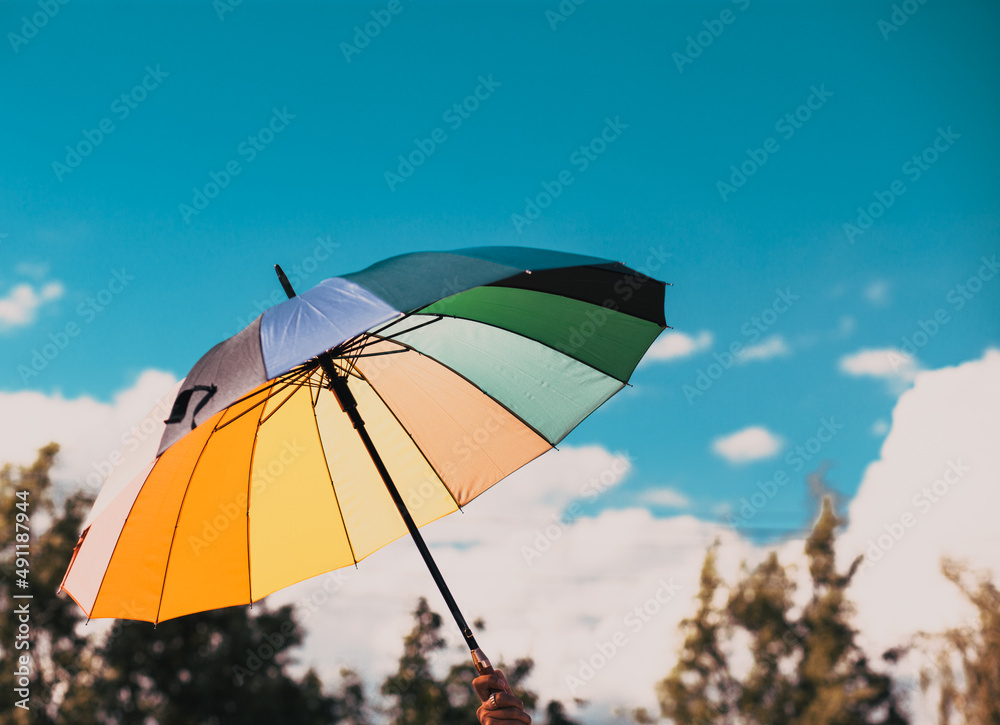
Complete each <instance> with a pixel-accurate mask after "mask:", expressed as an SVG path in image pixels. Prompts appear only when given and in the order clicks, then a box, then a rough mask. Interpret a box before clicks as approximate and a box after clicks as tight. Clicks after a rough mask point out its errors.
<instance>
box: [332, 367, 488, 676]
mask: <svg viewBox="0 0 1000 725" xmlns="http://www.w3.org/2000/svg"><path fill="white" fill-rule="evenodd" d="M320 363H321V364H322V365H323V370H324V372H326V374H327V377H329V378H330V390H332V391H333V394H334V395H336V396H337V401H338V402H339V403H340V408H341V410H343V411H344V413H346V414H347V417H348V418H350V420H351V423H352V424H353V425H354V429H355V430H356V431H357V432H358V436H359V437H360V438H361V442H362V443H364V446H365V449H366V450H367V451H368V455H369V456H371V459H372V463H374V464H375V468H376V469H377V470H378V472H379V475H380V476H381V477H382V481H383V483H385V487H386V489H387V490H388V491H389V496H391V497H392V502H393V503H394V504H396V508H397V509H399V515H400V516H402V517H403V522H404V523H405V524H406V528H407V530H409V532H410V536H411V537H412V538H413V543H415V544H416V545H417V550H418V551H420V555H421V556H422V557H423V558H424V563H425V564H426V565H427V568H428V569H429V570H430V573H431V576H432V577H433V578H434V583H435V584H437V587H438V589H439V590H440V591H441V596H442V597H444V601H445V604H447V605H448V609H450V610H451V616H453V617H454V618H455V623H456V624H458V628H459V629H460V630H461V632H462V636H463V637H465V642H466V644H468V645H469V651H470V652H471V653H472V661H473V662H474V663H475V665H476V670H477V671H478V672H479V674H481V675H487V674H491V673H492V672H493V667H492V665H491V664H490V661H489V659H488V658H487V657H486V655H485V654H484V653H483V651H482V650H481V649H480V648H479V645H478V644H477V643H476V637H475V635H473V633H472V629H471V628H470V627H469V625H468V624H467V623H466V621H465V617H463V616H462V612H461V611H460V610H459V608H458V604H457V603H456V602H455V598H454V597H452V596H451V591H450V590H449V589H448V584H447V583H446V582H445V580H444V577H443V576H441V571H440V570H439V569H438V567H437V564H436V563H435V562H434V557H432V556H431V552H430V550H429V549H428V548H427V544H426V543H424V537H423V536H421V535H420V531H419V529H417V525H416V523H414V521H413V517H412V516H410V512H409V511H408V510H407V508H406V504H405V503H404V502H403V497H402V496H400V495H399V491H398V490H397V489H396V484H394V483H393V482H392V477H391V476H390V475H389V471H388V470H386V467H385V464H384V463H383V462H382V457H381V456H380V455H379V453H378V450H376V448H375V444H374V443H373V442H372V439H371V436H369V435H368V431H367V430H365V422H364V420H363V419H362V418H361V414H360V413H359V412H358V403H357V401H356V400H355V399H354V394H353V393H351V389H350V388H349V387H347V377H346V376H345V375H341V374H338V373H337V371H336V369H335V368H334V365H333V360H332V359H331V358H330V355H329V353H325V354H323V355H320Z"/></svg>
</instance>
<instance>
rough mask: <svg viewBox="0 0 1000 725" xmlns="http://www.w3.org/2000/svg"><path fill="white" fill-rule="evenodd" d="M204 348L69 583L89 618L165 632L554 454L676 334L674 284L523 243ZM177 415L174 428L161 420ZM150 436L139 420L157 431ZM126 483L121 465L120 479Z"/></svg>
mask: <svg viewBox="0 0 1000 725" xmlns="http://www.w3.org/2000/svg"><path fill="white" fill-rule="evenodd" d="M276 271H277V272H278V276H279V279H280V281H281V283H282V286H283V287H284V289H285V292H286V293H287V295H288V297H289V299H288V300H286V301H284V302H282V303H281V304H278V305H276V306H274V307H271V308H269V309H267V310H265V312H264V313H263V314H262V315H261V316H260V317H258V318H257V319H256V320H254V322H253V323H251V324H250V325H249V326H247V327H246V328H245V329H244V330H242V331H241V332H239V333H237V334H236V335H234V336H233V337H231V338H229V339H227V340H224V341H223V342H221V343H219V344H218V345H216V346H215V347H213V348H212V349H211V350H209V351H208V352H207V353H206V354H205V355H204V356H203V357H202V358H201V359H200V360H199V361H198V362H197V363H196V364H195V366H194V367H193V368H192V369H191V371H190V373H188V375H187V377H186V378H185V379H184V380H183V381H181V383H179V385H178V387H177V388H176V389H175V391H172V392H171V393H170V394H169V396H168V398H166V399H165V400H164V401H163V402H164V403H166V406H165V407H164V408H162V410H167V411H168V413H169V414H168V415H167V417H166V419H165V420H163V419H162V415H164V413H162V412H159V410H161V409H158V410H156V411H154V413H153V414H152V415H153V416H155V417H151V419H150V421H151V425H152V427H158V430H162V435H161V436H159V438H157V437H156V436H155V435H147V436H146V440H147V441H148V442H146V443H144V444H142V445H138V444H137V445H136V446H135V449H136V450H135V451H134V455H133V458H134V457H136V456H140V457H141V456H146V457H147V459H146V464H145V467H144V468H143V469H142V471H141V472H140V473H139V474H138V475H136V476H134V477H131V478H126V477H124V476H117V477H116V475H115V474H112V476H111V477H109V480H108V481H107V482H106V484H105V486H104V487H103V488H102V491H101V494H100V495H99V496H98V499H97V501H96V502H95V504H94V508H93V510H92V511H91V513H90V515H89V516H88V518H87V520H86V521H85V522H84V530H83V532H82V534H81V536H80V540H79V542H78V543H77V545H76V548H75V550H74V553H73V558H72V560H71V562H70V564H69V568H68V570H67V572H66V576H65V577H64V579H63V583H62V589H63V590H65V591H66V592H67V593H68V594H69V595H70V596H71V597H72V598H73V599H74V600H75V601H76V602H77V604H79V606H80V607H81V608H82V609H83V611H84V612H85V613H86V614H87V616H88V617H91V618H96V617H115V618H125V619H136V620H145V621H150V622H154V623H156V622H160V621H163V620H167V619H170V618H173V617H179V616H182V615H186V614H190V613H193V612H199V611H205V610H209V609H215V608H219V607H226V606H232V605H237V604H247V603H252V602H254V601H258V600H260V599H261V598H263V597H265V596H267V595H268V594H270V593H272V592H275V591H277V590H279V589H282V588H284V587H287V586H289V585H291V584H294V583H296V582H299V581H303V580H305V579H308V578H311V577H314V576H317V575H319V574H323V573H325V572H328V571H331V570H334V569H337V568H340V567H344V566H349V565H351V564H357V562H359V561H360V560H362V559H364V558H365V557H366V556H368V555H369V554H371V553H372V552H374V551H376V550H378V549H380V548H381V547H383V546H385V545H387V544H388V543H390V542H392V541H394V540H395V539H397V538H399V537H400V536H402V535H404V534H406V533H407V532H409V533H410V535H411V536H412V538H413V541H414V543H415V544H416V546H417V548H418V549H419V550H420V553H421V555H422V556H423V558H424V561H425V562H426V564H427V567H428V569H429V570H430V572H431V575H432V576H433V578H434V580H435V582H436V583H437V585H438V588H439V589H440V591H441V594H442V596H443V597H444V599H445V602H446V604H447V605H448V608H449V609H450V611H451V612H452V614H453V616H454V618H455V621H456V623H457V624H458V626H459V628H460V629H461V631H462V634H463V636H464V637H465V640H466V643H467V644H468V645H469V648H470V650H471V651H472V652H473V659H474V660H476V662H477V667H479V669H480V671H481V672H488V671H490V670H489V661H488V660H487V659H486V657H485V656H484V655H483V654H482V651H481V650H479V648H478V645H477V643H476V640H475V637H474V636H473V633H472V631H471V629H470V628H469V626H468V625H467V623H466V621H465V619H464V618H463V616H462V614H461V612H460V611H459V608H458V606H457V604H456V603H455V601H454V599H453V597H452V596H451V593H450V592H449V591H448V587H447V585H446V583H445V581H444V579H443V577H442V576H441V573H440V571H439V570H438V568H437V566H436V564H435V563H434V560H433V558H432V556H431V554H430V552H429V550H428V548H427V546H426V544H425V543H424V541H423V538H422V536H421V535H420V532H419V530H418V528H419V527H420V526H423V525H425V524H427V523H430V522H431V521H434V520H436V519H438V518H440V517H442V516H444V515H446V514H449V513H452V512H454V511H456V510H458V509H459V508H460V507H462V506H464V505H465V504H467V503H468V502H469V501H471V500H472V499H474V498H475V497H476V496H478V495H479V494H481V493H483V492H484V491H485V490H487V489H488V488H490V487H491V486H493V485H494V484H495V483H497V482H498V481H500V480H501V479H503V478H504V477H505V476H507V475H508V474H510V473H512V472H513V471H515V470H516V469H518V468H520V467H521V466H523V465H524V464H525V463H527V462H529V461H531V460H532V459H534V458H536V457H537V456H539V455H541V454H542V453H544V452H545V451H547V450H549V449H550V448H552V447H554V446H555V445H556V444H557V443H558V442H559V441H561V440H562V439H563V438H564V437H565V436H566V435H567V434H568V433H569V432H570V431H571V430H572V429H573V428H575V427H576V426H577V425H578V424H579V423H580V422H581V421H582V420H583V419H584V418H585V417H587V416H588V415H589V414H590V413H591V412H593V411H594V410H595V409H596V408H597V407H599V406H600V405H601V404H602V403H604V402H605V401H606V400H608V399H609V398H610V397H611V396H612V395H614V394H615V393H616V392H618V391H619V390H621V389H622V388H623V387H624V386H625V385H626V384H627V383H628V379H629V377H630V375H631V374H632V371H633V370H634V368H635V366H636V365H637V364H638V362H639V360H640V359H641V357H642V355H643V354H644V353H645V351H646V350H647V348H648V347H649V345H650V344H652V342H653V340H654V339H655V338H656V336H657V335H659V333H660V332H661V331H662V330H663V329H664V328H665V327H666V323H665V321H664V317H663V294H664V283H662V282H658V281H656V280H654V279H651V278H650V277H648V276H646V275H644V274H642V273H639V272H636V271H635V270H632V269H630V268H628V267H626V266H624V265H623V264H620V263H618V262H613V261H609V260H605V259H599V258H596V257H589V256H582V255H576V254H567V253H561V252H553V251H547V250H540V249H527V248H518V247H481V248H470V249H460V250H456V251H451V252H420V253H414V254H405V255H401V256H398V257H393V258H390V259H387V260H384V261H382V262H379V263H377V264H375V265H373V266H371V267H368V268H367V269H364V270H362V271H360V272H356V273H353V274H347V275H344V276H342V277H332V278H329V279H326V280H323V281H322V282H320V283H319V284H317V285H316V286H315V287H313V288H312V289H309V290H307V291H305V292H303V293H302V294H301V295H296V294H295V291H294V290H293V289H292V286H291V285H290V284H289V282H288V279H287V278H286V277H285V275H284V273H283V272H282V271H281V269H280V267H277V266H276ZM159 421H162V422H159ZM143 428H144V429H145V424H144V426H143ZM121 470H124V467H122V469H121Z"/></svg>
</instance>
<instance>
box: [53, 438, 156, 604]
mask: <svg viewBox="0 0 1000 725" xmlns="http://www.w3.org/2000/svg"><path fill="white" fill-rule="evenodd" d="M162 455H163V454H160V456H157V457H156V460H155V461H154V462H153V465H152V466H150V468H149V472H148V473H147V474H146V481H148V480H149V477H150V476H152V475H153V471H154V470H156V464H157V463H159V461H160V457H161V456H162ZM146 481H143V482H142V486H139V492H138V493H137V494H136V495H135V498H134V499H133V500H132V505H131V506H129V509H128V515H127V516H126V517H125V523H123V524H122V528H121V530H120V531H119V532H118V537H117V538H116V539H115V545H114V548H112V549H111V557H110V558H109V559H108V565H107V566H106V567H104V573H103V574H102V575H101V583H100V584H98V585H97V594H95V595H94V603H93V604H92V605H91V607H90V612H93V611H94V609H95V608H96V607H97V600H98V599H100V598H101V589H103V588H104V582H105V581H107V578H108V570H109V569H111V562H112V561H114V560H115V552H117V551H118V544H119V543H120V542H121V540H122V534H123V533H124V532H125V526H126V525H127V524H128V520H129V517H130V516H132V512H133V511H134V510H135V504H136V502H137V501H138V500H139V496H141V495H142V489H143V488H144V487H145V485H146ZM91 526H93V522H91ZM89 530H90V526H88V527H87V531H89ZM84 533H86V532H84ZM71 563H72V562H71ZM66 593H67V594H69V592H68V591H67V592H66ZM70 596H71V597H72V596H73V595H72V594H70ZM73 601H74V602H75V601H76V599H75V598H74V599H73ZM77 603H79V602H77ZM80 608H81V609H83V607H80ZM83 611H84V612H87V610H86V609H84V610H83ZM90 612H87V621H88V622H89V621H90V620H91V619H93V617H91V616H90ZM143 621H146V620H143Z"/></svg>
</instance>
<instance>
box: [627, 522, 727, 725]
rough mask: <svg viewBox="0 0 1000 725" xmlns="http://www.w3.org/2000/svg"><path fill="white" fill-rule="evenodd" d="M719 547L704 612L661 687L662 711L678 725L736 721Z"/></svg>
mask: <svg viewBox="0 0 1000 725" xmlns="http://www.w3.org/2000/svg"><path fill="white" fill-rule="evenodd" d="M718 547H719V542H718V541H716V542H715V544H714V545H713V546H712V547H711V548H709V550H708V552H707V553H706V554H705V561H704V563H703V564H702V567H701V584H700V587H699V590H698V598H697V601H698V611H697V612H696V613H695V616H694V617H692V618H688V619H684V620H682V621H681V623H680V630H681V633H682V634H683V635H684V644H683V645H682V646H681V651H680V656H679V657H678V660H677V664H676V665H675V666H674V668H673V670H671V672H670V674H669V675H667V677H666V678H665V679H664V680H662V681H661V682H660V683H659V684H658V685H657V688H656V689H657V696H658V699H659V701H660V712H661V713H662V714H663V715H664V717H668V718H671V719H672V720H673V721H674V722H675V723H677V725H695V724H699V725H700V724H701V723H719V724H720V725H722V724H724V723H732V722H734V720H733V704H734V702H735V700H736V692H735V689H736V687H737V685H736V683H735V680H734V679H733V677H732V675H731V674H730V672H729V666H728V662H727V661H726V657H725V655H724V654H723V652H722V649H721V641H722V637H723V636H724V634H725V631H724V630H725V627H726V623H725V619H724V616H723V613H722V612H719V611H718V610H717V609H716V605H715V603H714V601H715V599H716V592H718V591H719V586H720V585H721V584H722V580H721V579H720V578H719V574H718V571H717V570H716V566H715V562H716V552H717V550H718ZM647 718H648V714H647V713H644V712H639V713H637V719H638V720H639V721H640V722H643V721H644V720H646V719H647Z"/></svg>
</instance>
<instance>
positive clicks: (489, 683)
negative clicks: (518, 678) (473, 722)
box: [472, 673, 509, 702]
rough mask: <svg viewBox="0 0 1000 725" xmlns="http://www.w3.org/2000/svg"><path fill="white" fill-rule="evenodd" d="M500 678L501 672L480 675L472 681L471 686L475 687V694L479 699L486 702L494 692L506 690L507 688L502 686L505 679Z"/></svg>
mask: <svg viewBox="0 0 1000 725" xmlns="http://www.w3.org/2000/svg"><path fill="white" fill-rule="evenodd" d="M502 678H503V674H502V673H494V674H492V675H480V676H479V677H477V678H476V679H474V680H473V681H472V687H473V689H475V691H476V694H477V695H479V699H480V700H482V701H483V702H486V701H487V700H489V699H490V695H492V694H493V693H494V692H506V691H507V690H508V689H509V688H506V689H505V688H504V685H506V683H507V681H506V680H504V679H502Z"/></svg>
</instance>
